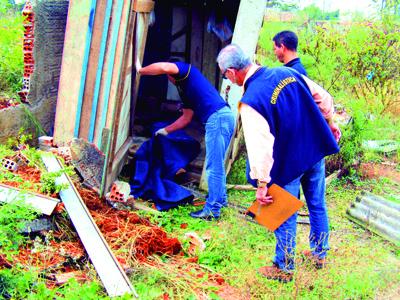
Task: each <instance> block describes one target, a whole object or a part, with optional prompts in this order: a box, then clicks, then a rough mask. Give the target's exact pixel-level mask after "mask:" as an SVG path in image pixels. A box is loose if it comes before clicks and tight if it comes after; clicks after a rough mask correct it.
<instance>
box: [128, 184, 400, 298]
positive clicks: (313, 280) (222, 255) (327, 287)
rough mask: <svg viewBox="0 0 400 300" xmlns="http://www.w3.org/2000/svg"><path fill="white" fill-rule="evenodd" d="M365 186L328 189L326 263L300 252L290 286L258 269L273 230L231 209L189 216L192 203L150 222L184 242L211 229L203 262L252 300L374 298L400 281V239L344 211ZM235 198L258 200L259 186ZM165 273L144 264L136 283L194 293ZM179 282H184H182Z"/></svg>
mask: <svg viewBox="0 0 400 300" xmlns="http://www.w3.org/2000/svg"><path fill="white" fill-rule="evenodd" d="M365 186H367V183H366V184H365V185H364V187H365ZM361 190H362V188H354V187H352V186H344V185H343V182H336V183H335V184H332V186H330V187H329V188H328V191H327V203H328V207H329V213H330V226H331V238H330V246H331V251H330V253H329V261H328V262H329V264H328V267H327V268H325V269H322V270H318V271H316V270H315V269H314V268H313V266H311V265H310V264H309V263H307V262H303V261H302V259H301V257H300V256H299V255H298V257H297V259H296V261H297V270H296V273H295V281H294V282H292V283H289V284H280V283H277V282H273V281H268V280H266V279H264V278H261V277H260V276H259V275H257V274H256V270H257V269H258V268H259V267H261V266H263V265H266V264H270V262H271V259H272V257H273V255H274V247H275V238H274V235H273V233H271V232H268V231H267V230H266V229H265V228H263V227H261V226H259V225H256V224H253V223H249V222H246V221H245V220H243V219H242V218H240V216H239V214H238V213H237V212H236V211H235V210H234V209H232V208H228V209H225V210H224V211H223V214H222V221H220V222H218V223H217V222H205V221H199V220H195V219H191V218H190V217H188V214H189V212H190V211H193V210H195V209H196V208H194V207H190V206H187V207H180V208H177V209H174V210H171V211H170V212H165V213H162V215H161V216H159V217H156V216H152V220H153V221H154V222H156V223H158V224H159V225H160V226H163V228H165V229H167V231H168V232H169V233H170V234H171V235H172V236H176V237H177V238H179V239H180V240H184V234H185V232H189V231H195V232H196V233H197V234H198V235H199V236H200V237H201V236H203V235H205V234H206V233H207V234H210V235H211V239H210V240H208V241H206V242H205V243H206V246H207V247H206V249H205V251H204V252H201V253H198V255H199V263H200V264H201V265H204V266H205V267H206V268H207V269H210V270H213V271H215V272H217V273H219V274H221V275H222V276H223V278H224V279H225V280H226V281H227V282H228V283H229V284H230V285H231V286H233V287H235V288H236V289H238V290H240V291H242V292H245V293H247V294H248V295H249V296H250V298H251V299H291V298H298V299H332V298H339V299H370V298H375V297H377V295H380V294H381V293H382V292H383V291H385V290H386V289H387V288H390V287H393V286H396V285H398V284H400V278H399V274H398V272H397V273H396V270H398V269H399V268H400V257H399V253H398V251H397V250H396V247H395V246H394V245H392V244H390V243H388V242H386V241H384V240H382V239H381V238H379V237H378V236H375V235H373V234H371V233H370V232H368V231H365V230H364V229H362V228H360V227H359V226H357V225H356V224H354V223H352V222H351V221H350V220H348V218H347V216H346V209H347V208H348V206H349V204H350V202H352V201H353V200H354V199H355V197H356V196H357V195H358V194H359V193H360V192H361ZM229 196H230V198H229V199H230V201H231V202H234V203H236V204H240V205H245V206H247V205H249V204H250V203H251V202H252V201H253V199H254V192H237V191H233V192H231V193H230V194H229ZM145 214H147V213H145ZM183 223H186V224H188V227H187V228H186V229H182V228H181V224H183ZM308 232H309V226H308V225H298V247H297V253H300V252H301V251H302V250H305V249H308ZM184 246H185V247H187V244H185V243H184ZM396 251H397V252H396ZM167 265H168V264H167ZM167 265H166V266H167ZM167 274H168V272H167V270H160V269H155V270H153V271H151V270H148V269H146V271H143V274H142V275H140V274H137V275H136V276H135V280H134V282H135V281H136V282H140V283H138V287H139V291H141V290H143V291H151V293H152V295H150V294H149V293H150V292H144V294H143V295H146V296H145V298H146V299H157V297H160V295H162V293H163V292H165V291H168V293H169V295H170V296H173V298H174V299H175V298H176V299H190V297H191V295H192V293H193V290H191V289H190V288H187V289H186V290H185V289H184V288H182V287H181V288H180V289H176V288H174V285H176V280H175V281H174V284H171V281H170V280H168V276H167ZM153 275H154V277H152V276H153ZM148 278H153V279H154V278H156V280H153V281H151V280H150V281H149V280H148ZM157 278H158V279H157ZM181 282H182V284H183V280H181ZM183 286H185V285H184V284H183ZM203 289H205V292H208V293H210V292H213V290H212V289H207V288H204V287H203ZM392 289H393V288H392ZM152 297H154V298H152Z"/></svg>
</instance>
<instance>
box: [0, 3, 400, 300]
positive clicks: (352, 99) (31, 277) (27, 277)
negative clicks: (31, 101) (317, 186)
mask: <svg viewBox="0 0 400 300" xmlns="http://www.w3.org/2000/svg"><path fill="white" fill-rule="evenodd" d="M375 2H376V4H377V10H376V15H375V16H374V17H373V18H372V17H371V18H368V19H366V18H364V17H362V16H360V15H356V16H354V17H353V18H351V19H350V20H347V21H346V22H342V21H341V20H340V17H341V16H340V14H339V12H338V11H333V12H324V11H321V9H319V8H318V7H317V6H315V5H311V6H309V7H305V8H304V9H299V7H298V6H297V4H296V3H297V1H266V4H267V14H266V18H265V21H264V25H263V28H262V30H261V33H260V40H259V45H258V51H257V60H258V61H259V62H260V63H261V64H263V65H267V66H278V65H280V63H279V62H277V61H276V59H275V57H274V54H273V50H272V37H273V35H274V34H275V33H277V32H278V31H280V30H284V29H288V30H293V31H295V32H296V33H297V34H298V36H299V42H300V44H299V49H298V50H299V55H300V57H301V59H302V61H303V63H304V65H305V67H306V69H307V72H308V73H309V77H310V78H311V79H313V80H315V81H316V82H318V83H319V84H321V85H322V86H323V87H325V88H326V89H327V90H328V91H329V92H330V93H331V94H332V95H333V96H334V97H335V101H336V103H337V110H338V112H339V113H340V115H341V116H344V115H348V116H349V118H345V117H343V119H339V120H338V121H339V122H340V124H341V128H342V131H343V138H342V141H341V152H340V154H338V155H336V156H335V157H333V158H330V161H329V163H328V165H329V166H330V169H329V172H333V171H334V170H338V169H340V170H341V176H340V178H338V179H335V180H333V182H332V183H331V184H330V185H329V186H328V189H327V202H328V207H329V212H330V227H331V232H332V234H331V242H330V243H331V251H330V255H329V264H328V267H327V268H325V269H322V270H318V272H316V270H315V269H314V268H313V266H312V265H310V263H309V262H307V261H305V260H303V258H302V257H301V256H299V257H298V258H297V259H296V261H297V271H296V274H295V280H294V282H292V283H289V284H280V283H278V282H271V281H267V280H265V279H264V278H262V277H260V276H259V275H257V274H256V270H257V268H258V267H260V266H263V265H266V264H269V263H270V259H271V258H272V256H273V252H274V247H275V239H274V235H273V233H271V232H267V231H266V230H265V229H264V228H262V227H260V226H258V225H255V224H253V223H249V222H246V221H245V220H243V219H242V218H240V214H238V212H237V211H236V210H235V209H232V208H228V209H226V210H225V211H224V212H223V217H222V221H220V222H218V223H205V222H203V221H198V220H194V219H191V218H188V217H187V216H188V213H189V212H190V211H193V210H195V209H196V208H194V207H191V206H187V207H180V208H178V209H174V210H171V211H169V212H166V213H162V214H159V215H153V214H151V213H148V212H142V213H141V214H142V215H143V216H145V217H147V218H150V220H151V221H152V222H154V223H155V224H158V225H159V226H162V227H163V228H164V229H165V230H166V231H167V232H169V234H170V235H171V236H176V237H178V238H179V239H180V240H181V241H182V243H183V245H184V248H185V255H188V245H189V243H188V241H187V240H185V238H184V236H185V233H186V232H187V231H189V230H190V231H194V232H197V233H198V235H199V236H201V237H205V236H207V237H208V238H207V241H206V249H205V250H204V251H202V252H198V253H196V254H197V255H198V258H199V264H200V266H201V267H202V268H204V270H208V271H211V272H215V273H219V274H221V276H222V277H223V278H224V279H225V280H226V281H227V283H228V284H229V285H230V286H232V287H234V288H236V289H237V290H239V291H240V293H239V294H238V295H240V296H236V298H234V297H233V296H232V297H231V298H225V299H292V298H295V299H332V298H339V299H399V297H400V288H399V287H400V273H399V270H400V251H399V246H398V245H393V244H392V243H389V242H387V241H385V240H383V239H381V238H380V237H378V236H376V235H374V234H371V233H370V232H369V231H368V230H365V229H363V228H361V227H359V226H357V225H355V224H354V223H352V222H350V221H349V220H348V218H347V216H346V209H347V208H348V207H349V205H350V203H351V202H352V201H354V199H355V198H356V196H357V195H359V194H360V192H361V191H363V190H367V191H372V192H374V193H376V194H381V195H382V194H383V195H390V194H399V193H400V186H399V182H395V181H393V180H392V179H390V178H385V177H380V178H379V177H378V178H373V179H366V178H365V177H363V174H362V168H361V166H362V165H363V163H376V164H379V163H382V162H388V161H389V162H391V163H394V164H395V165H396V166H397V167H396V168H397V171H398V172H400V169H399V166H398V162H399V157H400V153H399V151H397V152H395V153H390V154H388V153H382V152H376V151H371V149H368V148H365V147H363V145H364V144H363V143H364V142H365V141H366V140H386V141H387V140H389V141H393V142H395V143H399V142H400V124H399V122H400V121H399V112H400V84H399V76H400V20H399V19H400V3H399V1H396V0H388V1H379V3H378V1H375ZM19 9H20V7H17V6H15V5H13V4H12V3H11V2H9V1H7V0H0V30H1V31H0V97H15V98H17V96H16V92H17V91H18V90H19V89H20V88H21V84H22V70H23V61H22V58H23V55H22V33H23V27H22V17H21V15H20V11H19ZM283 16H285V17H284V18H285V20H284V21H282V18H283ZM349 119H350V121H348V120H349ZM243 149H244V147H243ZM9 151H10V147H7V146H6V145H2V146H1V147H0V159H1V158H3V157H5V156H6V155H8V154H9V153H10V152H9ZM245 159H246V158H245V154H244V152H243V153H242V155H241V157H240V158H239V159H238V160H237V162H236V163H235V165H234V167H233V169H232V171H231V173H230V177H229V182H231V183H235V184H244V183H246V180H245V174H244V167H245ZM0 175H1V176H0V181H1V180H2V178H3V177H4V176H5V175H4V173H3V174H2V172H0ZM2 176H3V177H2ZM229 199H230V202H231V203H234V204H237V205H241V206H246V205H249V204H250V203H251V202H252V201H253V199H254V192H244V191H230V192H229ZM392 201H397V202H399V200H398V198H396V197H393V198H392ZM34 217H35V213H34V212H32V211H31V210H29V209H28V208H26V207H24V206H23V205H21V204H18V205H17V204H16V205H8V204H7V205H0V253H1V254H3V255H5V256H6V257H11V256H12V254H13V253H15V251H18V247H19V246H21V245H23V244H24V243H26V241H27V239H26V237H24V236H22V235H20V234H19V233H18V231H19V230H20V229H21V228H22V227H23V226H24V224H25V222H26V220H30V219H32V218H34ZM182 224H186V225H187V226H182ZM308 230H309V228H308V225H299V227H298V233H299V235H298V249H297V252H298V253H300V252H301V250H305V249H307V248H308V242H307V239H308ZM41 243H42V244H43V246H45V245H46V242H45V241H42V242H41ZM153 260H154V262H157V264H156V265H157V267H154V266H153V267H152V266H151V265H142V264H139V263H138V264H137V265H136V266H135V267H134V272H133V273H132V274H131V279H132V282H133V285H134V286H135V289H136V290H137V292H138V293H139V295H140V298H141V299H163V298H164V299H166V298H165V297H166V296H165V295H167V296H168V297H169V298H171V299H197V298H198V295H205V296H204V299H220V298H221V297H220V296H218V295H217V291H216V289H215V287H209V286H207V285H205V284H204V279H202V278H197V279H193V278H192V277H190V280H191V281H190V282H189V280H188V278H186V277H185V276H182V274H181V272H180V270H179V268H178V267H177V266H176V265H174V264H173V263H172V262H171V261H172V259H171V258H169V257H154V258H153ZM93 273H94V272H93ZM0 297H3V298H8V299H61V298H66V299H102V298H104V299H106V298H107V296H106V295H105V293H104V292H103V290H102V288H101V285H100V283H99V281H98V280H97V279H96V278H94V281H93V282H92V283H90V284H83V285H80V284H78V283H77V282H76V281H74V280H72V281H70V282H69V283H68V284H67V285H65V286H63V287H60V288H56V289H53V290H49V289H47V288H46V286H45V284H44V281H43V274H40V273H38V272H37V270H36V268H35V266H32V268H30V269H29V270H26V269H23V268H22V266H15V267H14V268H12V269H0Z"/></svg>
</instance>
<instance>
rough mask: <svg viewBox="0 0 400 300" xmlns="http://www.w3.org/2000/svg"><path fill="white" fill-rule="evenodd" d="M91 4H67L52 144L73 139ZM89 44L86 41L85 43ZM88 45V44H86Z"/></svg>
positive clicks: (85, 62)
mask: <svg viewBox="0 0 400 300" xmlns="http://www.w3.org/2000/svg"><path fill="white" fill-rule="evenodd" d="M92 4H93V3H92V1H76V0H71V1H70V3H69V8H68V19H67V25H66V29H65V40H64V50H63V57H62V63H61V75H60V83H59V87H58V97H57V105H56V117H55V121H54V141H55V143H57V144H63V143H66V142H68V141H69V140H71V139H72V138H73V137H74V131H75V123H76V116H77V111H78V110H80V107H79V106H80V105H79V103H80V101H81V100H82V99H81V98H80V97H81V96H80V91H81V88H82V87H81V86H82V84H84V82H82V77H85V76H86V73H85V74H83V70H86V65H87V61H86V60H85V55H86V54H87V49H88V45H87V42H88V40H87V37H88V35H91V33H92V28H93V27H92V25H93V16H94V9H93V7H92ZM89 43H90V41H89ZM89 45H90V44H89Z"/></svg>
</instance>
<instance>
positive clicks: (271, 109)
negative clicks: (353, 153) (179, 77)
mask: <svg viewBox="0 0 400 300" xmlns="http://www.w3.org/2000/svg"><path fill="white" fill-rule="evenodd" d="M241 102H243V103H245V104H247V105H249V106H251V107H252V108H253V109H255V110H256V111H257V112H258V113H260V114H261V115H262V116H263V117H264V118H265V119H266V120H267V122H268V124H269V126H270V130H271V133H272V135H273V136H274V137H275V142H274V147H273V158H274V164H273V166H272V170H271V174H270V175H271V184H272V183H277V184H279V185H281V186H284V185H286V184H287V183H289V182H291V181H293V180H294V179H296V178H297V177H299V176H300V175H301V174H303V173H304V172H305V171H307V170H308V169H310V168H311V167H312V166H313V165H315V164H316V163H317V162H318V161H320V160H321V159H322V158H323V157H325V156H327V155H330V154H333V153H336V152H338V151H339V146H338V145H337V143H336V140H335V138H334V136H333V134H332V132H331V130H330V128H329V126H328V124H327V122H326V120H325V119H324V118H323V116H322V114H321V112H320V110H319V108H318V106H317V105H316V103H315V101H314V99H313V97H312V95H311V92H310V90H309V88H308V86H307V84H306V82H305V81H304V79H303V78H302V76H301V75H300V74H299V73H298V72H296V71H294V70H292V69H291V68H286V67H278V68H271V69H267V68H260V69H259V70H258V71H257V72H256V73H254V74H253V75H252V76H251V77H250V78H249V79H248V80H247V81H246V84H245V93H244V95H243V98H242V100H241Z"/></svg>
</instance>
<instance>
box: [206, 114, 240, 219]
mask: <svg viewBox="0 0 400 300" xmlns="http://www.w3.org/2000/svg"><path fill="white" fill-rule="evenodd" d="M234 127H235V117H234V116H233V113H232V111H231V110H230V108H228V107H227V106H226V107H223V108H221V109H220V110H218V111H216V112H215V113H213V114H212V115H211V116H210V117H209V118H208V120H207V123H206V126H205V129H206V133H205V144H206V160H205V164H206V176H207V184H208V196H207V199H206V204H205V206H204V208H203V209H204V210H205V211H209V212H211V213H212V214H213V215H214V216H215V217H219V215H220V213H221V208H222V207H223V206H226V205H227V204H228V202H227V195H226V175H225V154H226V150H227V149H228V146H229V143H230V141H231V138H232V135H233V130H234Z"/></svg>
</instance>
